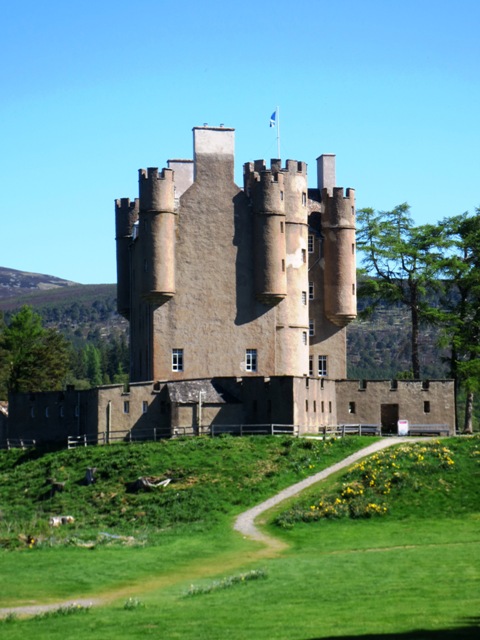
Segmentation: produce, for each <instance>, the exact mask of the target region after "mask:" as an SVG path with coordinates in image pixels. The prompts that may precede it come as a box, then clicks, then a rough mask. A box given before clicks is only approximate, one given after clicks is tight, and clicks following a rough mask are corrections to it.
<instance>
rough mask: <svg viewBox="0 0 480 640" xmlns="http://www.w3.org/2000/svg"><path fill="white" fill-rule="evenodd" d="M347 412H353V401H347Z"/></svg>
mask: <svg viewBox="0 0 480 640" xmlns="http://www.w3.org/2000/svg"><path fill="white" fill-rule="evenodd" d="M348 413H355V402H349V403H348Z"/></svg>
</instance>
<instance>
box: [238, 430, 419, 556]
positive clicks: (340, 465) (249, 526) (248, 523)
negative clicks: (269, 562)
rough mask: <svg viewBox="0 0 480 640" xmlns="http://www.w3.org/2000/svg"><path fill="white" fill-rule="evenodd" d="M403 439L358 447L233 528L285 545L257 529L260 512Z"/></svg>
mask: <svg viewBox="0 0 480 640" xmlns="http://www.w3.org/2000/svg"><path fill="white" fill-rule="evenodd" d="M418 439H419V438H408V442H413V441H415V440H418ZM405 441H406V439H405V438H384V439H383V440H380V441H378V442H374V443H373V444H371V445H370V446H368V447H365V448H363V449H360V451H357V452H356V453H352V455H351V456H348V458H345V459H344V460H341V461H340V462H337V463H336V464H334V465H332V466H331V467H327V468H326V469H324V470H323V471H320V472H319V473H316V474H315V475H313V476H310V477H308V478H305V480H302V481H301V482H297V483H296V484H293V485H291V486H290V487H287V488H286V489H284V490H283V491H280V493H277V495H276V496H273V498H269V499H268V500H265V502H262V503H260V504H258V505H257V506H256V507H253V508H252V509H249V510H248V511H245V512H244V513H241V514H240V515H239V516H238V517H237V519H236V520H235V524H234V525H233V528H234V529H235V530H236V531H239V532H240V533H242V534H243V535H244V536H246V537H247V538H252V539H253V540H258V541H259V542H265V543H266V544H268V545H269V546H273V547H275V548H276V549H278V548H279V547H283V546H286V545H284V544H283V543H280V542H279V541H277V540H275V539H274V538H271V537H270V536H267V535H266V534H265V533H262V532H261V531H259V529H257V527H256V526H255V524H254V522H255V519H256V518H258V516H259V515H260V514H262V513H263V512H264V511H268V509H271V508H272V507H275V506H276V505H277V504H279V503H280V502H283V501H284V500H286V499H287V498H291V497H292V496H295V495H297V493H300V492H301V491H303V490H304V489H306V488H307V487H309V486H311V485H312V484H315V483H316V482H319V481H320V480H324V479H325V478H328V476H330V475H331V474H332V473H335V472H336V471H339V470H340V469H344V468H345V467H348V466H350V465H351V464H353V463H354V462H357V461H358V460H360V459H361V458H364V457H365V456H369V455H371V454H372V453H375V452H376V451H380V450H381V449H385V448H386V447H391V446H392V445H394V444H399V443H400V442H405Z"/></svg>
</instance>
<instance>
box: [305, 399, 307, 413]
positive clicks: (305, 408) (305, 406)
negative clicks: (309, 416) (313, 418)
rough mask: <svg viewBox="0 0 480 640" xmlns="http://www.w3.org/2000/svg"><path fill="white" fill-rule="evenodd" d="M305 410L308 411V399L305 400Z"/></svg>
mask: <svg viewBox="0 0 480 640" xmlns="http://www.w3.org/2000/svg"><path fill="white" fill-rule="evenodd" d="M305 411H306V412H307V413H308V400H305Z"/></svg>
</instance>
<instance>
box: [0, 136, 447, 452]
mask: <svg viewBox="0 0 480 640" xmlns="http://www.w3.org/2000/svg"><path fill="white" fill-rule="evenodd" d="M193 141H194V154H193V156H194V157H193V160H182V159H180V160H179V159H176V160H169V161H168V163H167V167H166V168H164V169H163V170H161V171H159V170H158V169H157V168H150V169H146V170H145V169H141V170H140V172H139V198H137V199H134V200H130V199H129V198H121V199H119V200H116V201H115V226H116V249H117V303H118V311H119V313H120V314H122V315H123V316H124V317H125V318H127V319H128V320H129V323H130V349H131V358H130V362H131V365H130V381H131V382H130V386H129V388H128V390H125V389H124V388H123V386H121V385H109V386H105V387H99V388H97V389H91V390H88V391H75V390H74V389H71V388H68V389H67V390H66V391H64V392H51V393H47V394H36V395H35V396H32V394H17V395H16V397H13V398H11V399H10V414H11V415H12V414H13V415H14V416H15V420H14V421H12V424H15V427H13V426H12V424H11V425H10V426H9V428H8V429H9V433H10V437H13V435H14V432H15V434H17V435H19V434H22V435H23V436H24V437H29V436H30V437H34V434H38V433H43V434H46V433H48V437H49V439H57V440H61V439H63V438H66V436H67V435H68V436H76V437H81V436H85V435H92V437H93V438H94V439H95V438H96V439H97V440H98V441H107V442H109V441H112V440H113V434H114V433H115V432H116V433H128V434H129V436H131V435H132V434H134V433H135V432H138V433H139V432H142V433H143V432H145V433H154V434H158V435H159V436H171V435H175V434H182V433H202V432H205V433H210V432H211V431H212V430H215V429H217V432H218V430H222V429H225V430H229V429H233V428H234V427H238V426H239V425H243V426H250V427H251V429H252V430H255V428H257V427H258V428H259V430H260V426H265V425H270V426H271V425H273V424H278V425H290V426H292V427H294V429H295V432H296V433H300V434H301V433H306V432H308V433H312V432H313V433H318V431H319V429H321V428H322V427H326V426H329V425H338V424H345V423H356V424H370V425H376V426H378V429H380V427H381V428H382V430H383V432H391V433H393V432H395V431H396V428H397V421H398V420H399V419H406V420H409V421H410V423H417V424H430V425H433V424H442V425H446V426H447V428H448V430H449V431H450V432H452V433H453V432H454V425H455V419H454V404H455V403H454V393H453V383H452V382H451V381H430V382H427V381H423V382H422V381H390V380H380V381H368V382H366V381H360V382H359V381H354V380H348V379H347V368H346V365H347V354H346V330H347V325H348V323H349V322H351V321H352V320H354V319H355V317H356V260H355V193H354V190H353V189H346V190H344V189H343V188H342V187H337V186H336V185H335V156H334V155H331V154H324V155H321V156H320V157H319V158H318V159H317V166H316V178H317V186H316V187H313V188H312V187H309V186H308V179H307V165H306V164H305V163H304V162H297V161H294V160H287V161H286V163H285V165H284V166H282V163H281V161H280V160H279V159H275V160H272V161H271V162H270V166H268V167H267V166H266V164H265V163H264V161H263V160H257V161H255V162H253V163H247V164H245V165H244V172H243V174H244V184H243V188H240V187H238V186H237V185H236V184H235V182H234V130H233V129H231V128H227V127H208V126H204V127H195V128H194V129H193ZM155 437H156V435H155Z"/></svg>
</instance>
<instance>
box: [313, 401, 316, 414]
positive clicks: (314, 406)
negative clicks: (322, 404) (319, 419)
mask: <svg viewBox="0 0 480 640" xmlns="http://www.w3.org/2000/svg"><path fill="white" fill-rule="evenodd" d="M313 413H317V401H316V400H314V401H313Z"/></svg>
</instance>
